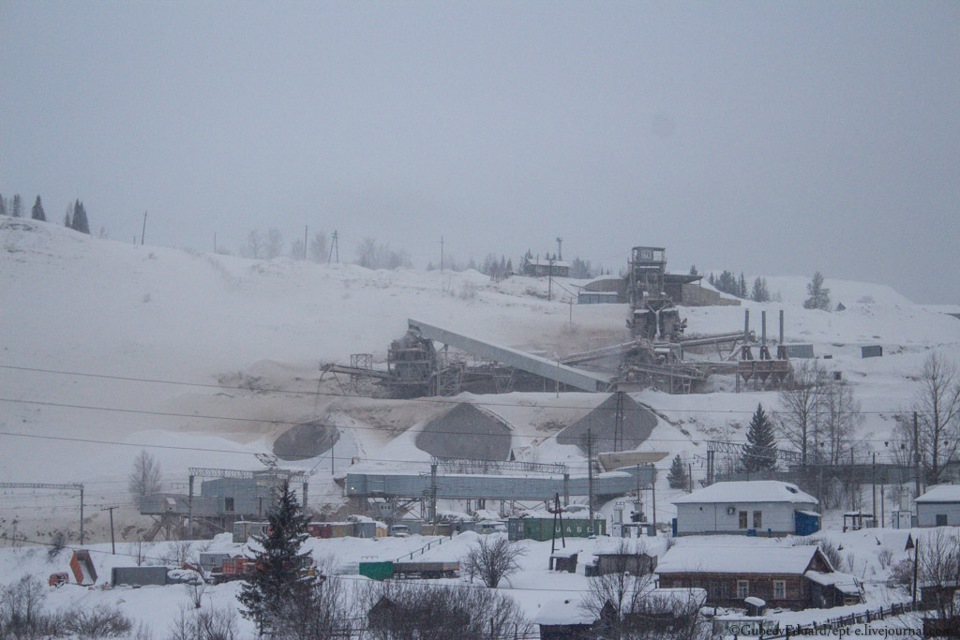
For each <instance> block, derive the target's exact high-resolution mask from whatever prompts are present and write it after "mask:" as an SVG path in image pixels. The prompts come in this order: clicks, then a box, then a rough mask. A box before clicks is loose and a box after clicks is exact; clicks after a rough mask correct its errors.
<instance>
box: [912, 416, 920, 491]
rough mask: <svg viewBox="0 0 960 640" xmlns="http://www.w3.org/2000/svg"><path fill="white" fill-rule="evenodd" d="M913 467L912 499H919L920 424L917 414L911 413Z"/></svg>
mask: <svg viewBox="0 0 960 640" xmlns="http://www.w3.org/2000/svg"><path fill="white" fill-rule="evenodd" d="M913 466H914V469H913V471H914V476H915V477H914V483H915V485H916V486H915V488H916V491H917V493H916V495H915V496H914V498H919V497H920V422H919V418H918V416H917V412H916V411H914V412H913Z"/></svg>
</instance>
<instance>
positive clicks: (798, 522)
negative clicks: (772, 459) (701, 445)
mask: <svg viewBox="0 0 960 640" xmlns="http://www.w3.org/2000/svg"><path fill="white" fill-rule="evenodd" d="M673 504H674V505H676V507H677V517H676V519H674V522H673V533H674V535H677V536H693V535H704V534H717V533H723V534H737V533H740V534H744V535H756V536H781V535H787V534H796V535H808V534H811V533H816V532H817V531H819V530H820V514H819V513H817V499H816V498H814V497H813V496H811V495H810V494H808V493H804V492H803V491H801V490H800V489H799V488H798V487H797V486H796V485H794V484H790V483H788V482H779V481H776V480H751V481H742V482H717V483H715V484H712V485H710V486H709V487H704V488H703V489H699V490H697V491H694V492H693V493H690V494H687V495H685V496H682V497H680V498H677V499H676V500H674V501H673Z"/></svg>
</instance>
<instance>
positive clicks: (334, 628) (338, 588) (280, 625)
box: [274, 559, 354, 640]
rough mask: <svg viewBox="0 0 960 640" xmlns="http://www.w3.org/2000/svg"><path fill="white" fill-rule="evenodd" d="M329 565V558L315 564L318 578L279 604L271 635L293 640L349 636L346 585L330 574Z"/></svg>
mask: <svg viewBox="0 0 960 640" xmlns="http://www.w3.org/2000/svg"><path fill="white" fill-rule="evenodd" d="M333 564H334V563H333V561H332V560H331V559H327V560H325V561H321V562H319V563H318V565H317V567H318V571H319V573H320V575H321V578H320V579H319V580H317V581H315V582H314V583H313V585H312V586H311V588H310V589H307V590H305V591H298V592H297V597H295V598H292V599H290V600H288V601H286V602H285V603H284V604H283V606H282V609H281V612H280V615H279V616H278V622H277V623H276V624H275V625H274V633H275V634H277V635H279V636H280V637H283V638H292V639H295V640H333V639H335V638H350V637H353V636H352V633H353V626H354V625H353V612H352V611H351V610H350V609H349V608H348V603H347V595H348V594H347V589H346V585H345V583H344V581H343V579H342V578H340V577H339V576H337V575H334V574H333Z"/></svg>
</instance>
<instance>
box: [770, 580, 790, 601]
mask: <svg viewBox="0 0 960 640" xmlns="http://www.w3.org/2000/svg"><path fill="white" fill-rule="evenodd" d="M786 597H787V581H786V580H774V581H773V598H774V600H783V599H784V598H786Z"/></svg>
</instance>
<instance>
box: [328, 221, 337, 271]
mask: <svg viewBox="0 0 960 640" xmlns="http://www.w3.org/2000/svg"><path fill="white" fill-rule="evenodd" d="M338 237H339V236H338V235H337V230H336V229H334V230H333V240H332V241H331V242H330V255H328V256H327V264H330V259H331V258H333V255H334V252H336V256H337V264H340V245H339V243H338V242H337V239H338Z"/></svg>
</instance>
